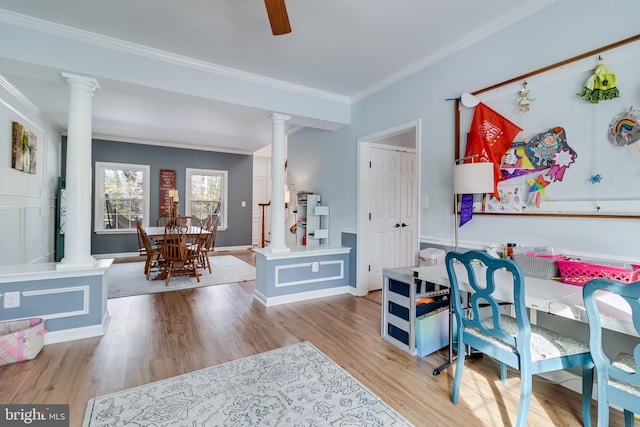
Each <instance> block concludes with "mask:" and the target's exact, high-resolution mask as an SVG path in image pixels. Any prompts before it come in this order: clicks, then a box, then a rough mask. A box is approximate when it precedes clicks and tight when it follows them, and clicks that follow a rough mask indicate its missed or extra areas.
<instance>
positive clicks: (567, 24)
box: [288, 0, 640, 259]
mask: <svg viewBox="0 0 640 427" xmlns="http://www.w3.org/2000/svg"><path fill="white" fill-rule="evenodd" d="M601 8H602V3H601V2H596V1H594V0H588V1H580V0H562V1H558V2H556V3H554V4H552V5H551V6H549V7H547V8H545V9H544V10H542V11H540V12H537V13H535V14H533V15H531V16H530V17H528V18H526V19H524V20H521V21H519V22H516V23H514V24H513V25H511V26H510V27H508V28H506V29H504V30H502V31H500V32H498V33H496V34H494V35H492V36H490V37H487V38H486V39H484V40H481V41H479V42H478V43H476V44H474V45H472V46H470V47H467V48H465V49H463V50H461V51H459V52H457V53H455V54H453V55H451V56H449V57H447V58H445V59H443V60H441V61H439V62H437V63H435V64H433V65H431V66H429V67H428V68H427V69H424V70H422V71H420V72H418V73H416V74H414V75H411V76H409V77H408V78H405V79H404V80H402V81H400V82H398V83H396V84H394V85H393V86H390V87H388V88H386V89H383V90H382V91H380V92H378V93H376V94H373V95H371V96H369V97H367V98H365V99H363V100H361V101H359V102H357V103H355V104H354V105H353V107H352V120H351V123H352V124H351V126H349V127H348V128H345V129H342V130H340V131H337V132H327V131H317V130H304V131H301V132H297V133H295V134H293V135H291V136H290V137H289V153H288V156H289V157H288V158H289V182H290V183H293V184H295V185H296V189H307V190H311V191H317V192H320V193H321V194H322V196H323V203H326V204H328V205H330V206H331V209H332V217H331V229H332V240H333V241H340V238H339V237H338V235H337V234H336V235H335V237H333V236H334V233H339V230H340V229H342V228H350V229H355V228H356V226H357V216H356V202H357V188H356V187H357V185H356V181H357V143H356V141H357V138H358V137H361V136H365V135H368V134H372V133H375V132H378V131H380V130H383V129H386V128H390V127H393V126H397V125H399V124H402V123H406V122H408V121H411V120H416V119H420V120H421V141H420V168H421V169H420V185H421V192H422V195H428V196H429V201H430V203H429V208H427V209H421V212H420V217H421V223H420V237H421V240H422V241H423V242H425V241H426V242H432V243H442V244H451V242H452V241H453V230H454V228H453V227H454V225H453V222H454V217H453V214H452V212H451V203H452V196H451V192H452V188H451V182H452V176H451V174H452V171H451V167H450V165H452V164H453V159H454V148H453V144H454V111H453V105H452V103H451V102H450V101H446V100H445V99H446V98H452V97H458V96H460V95H461V94H462V93H463V92H472V91H475V90H479V89H482V88H484V87H487V86H490V85H493V84H496V83H499V82H501V81H505V80H508V79H511V78H513V77H516V76H518V75H522V74H525V73H527V72H530V71H533V70H536V69H539V68H542V67H545V66H547V65H550V64H553V63H555V62H558V61H561V60H563V59H566V58H569V57H572V56H575V55H579V54H581V53H584V52H587V51H590V50H593V49H596V48H599V47H601V46H604V45H608V44H610V43H614V42H616V41H618V40H621V39H625V38H628V37H631V36H634V35H636V33H637V31H638V28H639V27H638V18H637V17H638V16H640V2H635V1H627V0H614V1H611V2H610V3H607V6H606V9H607V10H610V11H617V12H616V13H615V19H611V20H610V19H608V18H607V17H606V16H605V15H603V14H598V13H597V12H595V11H598V10H601ZM594 65H595V58H594ZM614 71H615V70H614ZM636 98H640V94H636ZM514 100H515V97H514ZM638 101H639V102H640V99H638ZM638 235H640V221H637V220H623V219H578V218H570V217H566V218H565V217H563V218H547V217H544V218H543V217H515V218H514V217H499V216H482V217H481V216H476V217H475V218H474V219H473V220H472V221H471V222H470V223H468V224H467V225H465V226H464V227H463V228H462V229H461V230H460V241H461V244H462V245H464V244H468V245H471V246H473V245H484V244H486V243H492V242H495V243H504V242H507V241H509V242H517V243H520V244H524V245H541V244H544V245H548V246H553V247H556V248H559V249H562V250H564V251H565V252H572V253H578V254H593V255H607V256H613V257H619V258H623V259H638V258H640V252H639V251H638V249H639V247H638V244H637V236H638Z"/></svg>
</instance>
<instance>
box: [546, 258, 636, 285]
mask: <svg viewBox="0 0 640 427" xmlns="http://www.w3.org/2000/svg"><path fill="white" fill-rule="evenodd" d="M556 262H557V263H558V269H559V270H560V276H562V281H563V282H564V283H569V284H570V285H578V286H584V285H585V284H586V283H587V282H588V281H590V280H592V279H596V278H598V277H604V278H607V279H612V280H617V281H619V282H623V283H632V282H635V281H637V280H638V275H639V273H640V270H638V269H634V270H629V269H626V268H624V267H615V266H611V265H601V264H592V263H588V262H582V261H575V260H570V259H558V260H556Z"/></svg>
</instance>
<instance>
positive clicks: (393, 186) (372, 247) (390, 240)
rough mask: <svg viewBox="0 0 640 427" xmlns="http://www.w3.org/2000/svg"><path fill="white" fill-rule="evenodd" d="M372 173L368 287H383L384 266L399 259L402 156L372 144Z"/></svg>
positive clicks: (375, 288) (390, 264)
mask: <svg viewBox="0 0 640 427" xmlns="http://www.w3.org/2000/svg"><path fill="white" fill-rule="evenodd" d="M369 160H370V168H369V169H370V173H369V179H370V181H369V183H370V186H369V190H370V193H369V216H370V221H369V233H368V234H369V244H368V249H369V278H368V283H369V290H370V291H372V290H377V289H381V288H382V269H383V268H387V267H396V266H397V265H398V263H399V261H400V252H401V249H400V223H399V221H400V218H401V213H400V212H401V208H402V205H401V193H400V190H401V175H402V171H401V167H402V164H401V156H400V153H399V152H397V151H391V150H386V149H380V148H372V149H371V151H370V158H369Z"/></svg>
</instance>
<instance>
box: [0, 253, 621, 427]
mask: <svg viewBox="0 0 640 427" xmlns="http://www.w3.org/2000/svg"><path fill="white" fill-rule="evenodd" d="M234 255H236V256H238V257H239V258H241V259H243V260H245V261H247V262H250V263H252V264H253V265H255V258H254V256H253V254H252V253H250V252H240V253H234ZM254 286H255V283H254V282H245V283H238V284H229V285H218V286H211V287H206V288H198V289H191V290H183V291H173V292H164V293H160V294H152V295H140V296H133V297H126V298H118V299H112V300H109V303H108V308H109V312H110V315H111V323H110V325H109V329H108V331H107V333H106V335H105V336H103V337H98V338H90V339H83V340H76V341H71V342H66V343H59V344H51V345H47V346H45V347H44V349H43V350H42V352H41V353H40V354H39V355H38V357H37V358H36V359H35V360H32V361H28V362H23V363H18V364H13V365H9V366H5V367H2V368H0V384H1V386H0V402H1V403H5V404H7V403H24V404H28V403H42V404H54V403H68V404H70V421H71V423H70V425H71V426H80V425H81V423H82V419H83V417H84V411H85V408H86V404H87V401H88V400H89V399H91V398H94V397H96V396H100V395H104V394H107V393H112V392H115V391H119V390H123V389H126V388H129V387H134V386H137V385H141V384H145V383H148V382H151V381H157V380H161V379H164V378H168V377H172V376H175V375H180V374H184V373H187V372H190V371H194V370H197V369H202V368H205V367H208V366H212V365H217V364H220V363H224V362H228V361H230V360H234V359H238V358H241V357H244V356H249V355H252V354H257V353H261V352H264V351H268V350H272V349H275V348H278V347H282V346H286V345H289V344H293V343H297V342H300V341H309V342H311V343H312V344H313V345H314V346H316V347H317V348H318V349H320V350H321V351H322V352H323V353H325V354H326V355H327V356H329V357H330V358H331V359H332V360H334V361H335V362H336V363H338V364H339V365H340V366H342V367H343V368H344V369H346V370H347V371H348V372H350V373H351V374H352V375H353V376H354V377H355V378H356V379H358V380H359V381H361V382H362V383H363V384H364V385H365V386H366V387H368V388H369V389H370V390H371V391H373V392H374V393H375V394H377V395H378V396H379V397H381V398H382V399H383V400H384V401H385V402H387V403H388V404H389V405H390V406H391V407H393V408H394V409H396V410H397V411H398V412H399V413H401V414H402V415H403V416H405V417H406V418H407V419H408V420H409V421H411V422H412V423H413V424H415V425H416V426H467V427H471V426H473V427H479V426H511V425H513V423H514V422H515V418H516V413H517V406H518V396H519V385H520V382H519V378H518V376H517V374H510V379H509V381H508V382H507V384H506V385H505V384H502V383H501V382H500V379H499V372H498V365H497V364H496V363H495V362H493V361H492V360H491V359H489V358H486V357H485V358H483V359H474V360H471V361H468V362H467V365H466V368H465V377H464V380H463V384H462V390H461V398H460V403H459V404H458V405H457V406H454V405H453V404H452V403H451V401H450V394H449V393H450V390H451V383H452V381H453V371H452V369H449V370H447V371H445V372H444V373H442V374H441V375H439V376H433V375H432V372H433V369H434V368H435V367H437V366H439V365H440V364H441V362H442V361H443V359H442V358H441V356H439V355H437V354H432V355H430V356H428V357H424V358H418V357H415V356H410V355H409V354H407V353H405V352H404V351H402V350H400V349H398V348H396V347H394V346H393V345H391V344H389V343H387V342H386V341H384V340H383V339H382V338H381V337H380V315H381V295H380V292H373V293H371V294H370V295H368V296H367V297H362V298H358V297H354V296H350V295H341V296H335V297H329V298H322V299H317V300H314V301H308V302H299V303H292V304H285V305H280V306H275V307H264V306H263V305H262V304H260V303H259V302H257V301H256V300H255V299H254V298H253V290H254ZM611 413H612V414H611V415H612V418H611V425H612V426H622V425H624V423H623V421H622V417H621V415H620V413H619V412H618V411H615V410H612V411H611ZM593 415H594V423H595V407H594V408H593ZM528 425H529V426H579V425H582V421H581V415H580V396H579V395H578V394H576V393H574V392H571V391H568V390H567V389H565V388H563V387H561V386H558V385H555V384H550V383H547V382H545V381H544V380H542V379H538V380H536V381H534V392H533V398H532V404H531V411H530V414H529V424H528ZM594 425H595V424H594Z"/></svg>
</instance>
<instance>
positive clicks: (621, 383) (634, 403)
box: [583, 279, 640, 427]
mask: <svg viewBox="0 0 640 427" xmlns="http://www.w3.org/2000/svg"><path fill="white" fill-rule="evenodd" d="M608 292H612V293H614V294H617V295H620V296H621V297H622V299H618V300H612V299H611V295H610V294H609V295H607V294H608ZM583 297H584V305H585V308H586V310H587V317H588V318H589V346H590V347H591V355H592V357H593V361H594V363H595V366H596V378H597V382H598V426H608V425H609V403H613V404H615V405H618V406H621V407H622V408H623V409H624V424H625V426H626V427H630V426H633V414H634V412H635V413H640V377H639V376H638V373H637V366H638V361H639V360H640V344H636V343H635V342H634V343H633V344H634V346H633V349H632V351H631V353H620V354H618V356H617V357H616V358H615V359H614V360H613V361H611V359H609V357H608V356H607V355H606V354H605V351H604V349H603V345H602V324H601V319H600V314H601V313H600V312H601V309H602V308H604V306H605V304H606V305H609V307H611V306H612V305H613V306H615V308H616V309H617V310H620V311H625V309H627V308H628V309H629V311H630V313H631V316H632V318H633V325H634V327H635V329H636V334H637V335H640V282H635V283H630V284H626V283H621V282H616V281H614V280H611V279H594V280H591V281H590V282H588V283H587V284H586V285H585V287H584V289H583ZM599 298H603V299H604V301H601V302H598V301H597V300H598V299H599ZM607 300H608V301H607ZM625 301H626V304H625Z"/></svg>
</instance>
